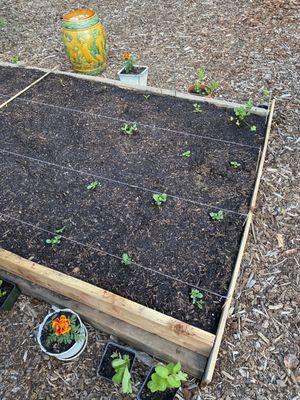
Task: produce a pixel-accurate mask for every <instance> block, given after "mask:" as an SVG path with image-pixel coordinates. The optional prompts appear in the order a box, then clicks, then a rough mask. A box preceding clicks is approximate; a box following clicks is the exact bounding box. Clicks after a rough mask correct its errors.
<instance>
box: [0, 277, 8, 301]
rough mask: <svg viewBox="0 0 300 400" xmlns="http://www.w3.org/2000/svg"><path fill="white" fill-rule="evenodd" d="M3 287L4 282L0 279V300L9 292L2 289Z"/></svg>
mask: <svg viewBox="0 0 300 400" xmlns="http://www.w3.org/2000/svg"><path fill="white" fill-rule="evenodd" d="M2 285H3V280H2V279H0V299H1V298H2V297H4V296H6V294H7V292H6V290H4V289H1V286H2Z"/></svg>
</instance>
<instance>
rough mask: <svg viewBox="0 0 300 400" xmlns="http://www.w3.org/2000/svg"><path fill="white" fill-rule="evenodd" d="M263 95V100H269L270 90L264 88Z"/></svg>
mask: <svg viewBox="0 0 300 400" xmlns="http://www.w3.org/2000/svg"><path fill="white" fill-rule="evenodd" d="M261 94H262V97H263V98H268V97H270V90H268V89H266V88H263V90H262V92H261Z"/></svg>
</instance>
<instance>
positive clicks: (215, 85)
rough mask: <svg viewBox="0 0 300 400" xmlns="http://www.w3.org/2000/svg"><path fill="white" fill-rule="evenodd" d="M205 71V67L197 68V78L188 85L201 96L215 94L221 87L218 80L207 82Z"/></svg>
mask: <svg viewBox="0 0 300 400" xmlns="http://www.w3.org/2000/svg"><path fill="white" fill-rule="evenodd" d="M204 79H205V72H204V69H203V68H199V69H198V70H197V79H196V80H195V82H194V83H193V84H192V85H190V86H189V87H188V91H189V92H190V93H194V94H198V95H200V96H213V94H214V92H215V91H216V90H217V89H219V87H220V83H219V82H217V81H209V82H207V83H206V82H205V81H204Z"/></svg>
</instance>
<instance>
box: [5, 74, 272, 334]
mask: <svg viewBox="0 0 300 400" xmlns="http://www.w3.org/2000/svg"><path fill="white" fill-rule="evenodd" d="M13 70H14V71H15V73H17V75H16V77H15V78H14V79H15V80H16V81H18V79H20V74H21V73H23V72H22V70H18V69H13ZM11 71H12V70H10V71H9V72H7V68H0V75H1V76H2V75H3V74H4V76H5V77H6V79H8V80H9V76H10V77H11V75H9V74H10V73H11ZM22 76H23V75H22ZM27 78H28V76H27V75H26V79H27ZM34 78H36V76H35V75H34V77H33V79H32V80H34ZM24 79H25V78H24ZM24 86H25V85H24ZM7 87H8V88H9V89H8V90H7V91H5V90H3V92H2V93H0V95H1V94H2V95H8V94H9V91H10V90H11V92H10V93H13V89H12V86H10V85H7ZM14 88H15V87H14ZM41 102H42V103H43V104H39V103H41ZM64 107H68V108H67V109H66V108H64ZM201 109H202V112H201V113H194V112H193V102H190V101H187V100H182V99H178V98H172V97H167V96H159V95H151V96H150V97H149V99H147V100H146V99H145V98H144V97H143V94H142V93H139V92H133V91H129V90H123V89H119V88H116V87H113V86H108V85H104V84H99V83H95V82H90V81H86V80H80V79H74V78H70V77H68V76H62V75H57V76H49V77H48V78H46V79H45V80H44V81H42V82H41V83H40V84H38V85H37V86H35V87H34V88H33V89H31V90H30V91H28V92H26V94H25V96H22V97H21V98H19V99H18V100H15V101H14V102H13V103H12V104H10V105H9V106H8V107H7V108H6V109H5V110H3V111H2V113H1V122H0V140H1V149H0V154H1V164H0V174H1V178H0V179H1V189H2V190H1V193H0V213H1V215H2V219H1V224H0V229H1V232H0V237H1V239H0V240H1V242H0V245H1V246H2V247H3V248H5V249H8V250H10V251H13V252H15V253H17V254H19V255H21V256H23V257H27V258H31V259H33V260H34V261H37V262H39V263H41V264H44V265H47V266H50V267H51V268H54V269H56V270H59V271H61V272H65V273H67V274H69V275H72V276H76V277H78V278H80V279H82V280H84V281H87V282H90V283H92V284H95V285H97V286H99V287H102V288H103V289H107V290H110V291H112V292H114V293H118V294H120V295H122V296H123V297H126V298H129V299H132V300H134V301H136V302H138V303H140V304H143V305H146V306H148V307H150V308H153V309H156V310H158V311H161V312H163V313H165V314H167V315H171V316H173V317H175V318H178V319H179V320H182V321H185V322H187V323H190V324H192V325H194V326H197V327H201V328H203V329H205V330H207V331H210V332H215V330H216V327H217V323H218V319H219V316H220V312H221V307H222V304H223V301H224V298H223V297H222V296H226V294H227V290H228V285H229V282H230V278H231V273H232V269H233V266H234V262H235V259H236V256H237V252H238V246H239V242H240V239H241V234H242V231H243V225H244V222H245V214H246V213H247V210H248V207H249V202H250V198H251V193H252V190H253V186H254V181H255V175H256V166H257V161H258V157H259V148H260V145H261V144H262V142H263V138H264V130H265V126H264V118H261V117H258V116H252V117H251V118H250V119H249V123H250V124H253V123H255V124H256V125H257V132H256V133H253V132H250V131H249V129H248V128H247V127H242V128H238V127H236V126H234V125H233V124H232V123H230V122H229V118H228V117H229V114H230V112H229V111H228V110H225V109H222V108H217V107H215V106H213V105H209V104H201ZM76 110H79V111H76ZM95 114H97V115H95ZM98 114H101V115H103V116H100V115H98ZM125 120H126V121H136V122H137V125H138V132H137V133H136V134H134V135H133V136H132V137H128V136H126V135H125V134H124V133H123V132H122V131H121V127H122V126H123V123H124V121H125ZM222 140H225V141H230V142H233V143H228V142H223V141H222ZM187 150H190V151H191V156H190V157H189V158H185V157H183V156H182V153H184V152H186V151H187ZM230 161H238V162H239V163H240V164H241V165H240V167H239V168H237V169H233V168H232V167H230ZM95 180H97V181H99V182H100V184H101V186H98V187H97V188H96V189H95V190H87V188H86V187H87V185H88V184H89V183H91V182H92V181H95ZM156 192H164V193H167V194H168V195H169V197H168V200H167V202H166V204H164V205H163V206H162V207H156V206H155V205H154V204H153V201H152V195H153V193H156ZM220 208H223V209H224V220H223V221H212V220H211V219H210V216H209V213H210V212H212V211H214V212H215V211H218V210H219V209H220ZM63 226H65V231H64V233H63V235H64V237H63V238H62V242H61V244H60V245H58V246H56V247H54V248H52V247H51V246H49V245H46V244H45V240H46V239H49V238H52V237H53V236H54V233H55V230H56V229H59V228H61V227H63ZM124 251H126V252H128V253H129V255H130V256H131V257H132V258H133V261H134V262H133V263H132V264H131V265H130V266H128V267H126V266H124V265H122V264H121V262H120V259H119V257H121V255H122V253H123V252H124ZM192 287H197V288H199V289H200V290H201V291H202V292H203V293H204V308H203V310H200V309H198V308H197V307H194V306H193V305H192V304H191V302H190V298H189V294H190V291H191V288H192Z"/></svg>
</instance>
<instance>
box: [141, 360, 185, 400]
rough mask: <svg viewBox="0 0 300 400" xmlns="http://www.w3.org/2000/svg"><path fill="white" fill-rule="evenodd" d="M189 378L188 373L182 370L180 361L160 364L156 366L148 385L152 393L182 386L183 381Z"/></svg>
mask: <svg viewBox="0 0 300 400" xmlns="http://www.w3.org/2000/svg"><path fill="white" fill-rule="evenodd" d="M187 378H188V376H187V374H185V373H184V372H182V371H181V364H180V362H178V363H177V364H174V363H169V364H168V365H167V366H164V365H161V364H159V365H157V366H156V367H155V372H154V373H153V374H151V380H150V381H149V382H148V383H147V387H148V389H150V391H151V393H156V392H164V391H165V390H167V389H175V388H180V386H181V383H182V382H185V381H186V380H187Z"/></svg>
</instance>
